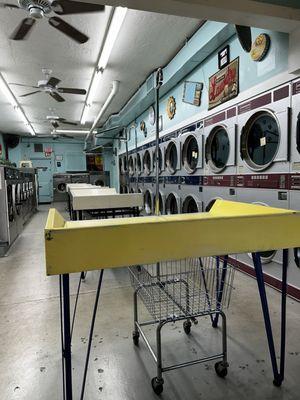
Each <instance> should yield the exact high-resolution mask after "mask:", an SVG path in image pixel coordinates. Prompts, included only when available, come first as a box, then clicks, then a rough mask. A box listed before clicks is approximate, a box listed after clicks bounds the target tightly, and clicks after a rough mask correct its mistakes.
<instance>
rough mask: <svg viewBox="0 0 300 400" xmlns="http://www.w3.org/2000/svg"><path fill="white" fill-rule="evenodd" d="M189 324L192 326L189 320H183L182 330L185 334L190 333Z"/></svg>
mask: <svg viewBox="0 0 300 400" xmlns="http://www.w3.org/2000/svg"><path fill="white" fill-rule="evenodd" d="M191 326H192V323H191V321H184V323H183V330H184V332H185V333H186V334H187V335H189V334H190V333H191Z"/></svg>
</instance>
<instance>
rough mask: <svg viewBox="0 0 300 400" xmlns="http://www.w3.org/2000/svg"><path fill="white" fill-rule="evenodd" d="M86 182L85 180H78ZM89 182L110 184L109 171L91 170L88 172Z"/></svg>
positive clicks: (98, 184)
mask: <svg viewBox="0 0 300 400" xmlns="http://www.w3.org/2000/svg"><path fill="white" fill-rule="evenodd" d="M79 183H86V182H79ZM89 183H90V184H91V185H95V186H101V187H103V186H107V187H109V186H110V179H109V172H108V171H102V172H100V171H99V172H97V171H91V172H90V173H89Z"/></svg>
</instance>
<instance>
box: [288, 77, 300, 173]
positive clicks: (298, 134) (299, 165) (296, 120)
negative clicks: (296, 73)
mask: <svg viewBox="0 0 300 400" xmlns="http://www.w3.org/2000/svg"><path fill="white" fill-rule="evenodd" d="M291 106H292V107H291V109H292V123H291V147H290V149H291V167H290V172H291V173H292V174H296V173H300V80H299V79H298V80H296V81H294V82H293V83H292V99H291Z"/></svg>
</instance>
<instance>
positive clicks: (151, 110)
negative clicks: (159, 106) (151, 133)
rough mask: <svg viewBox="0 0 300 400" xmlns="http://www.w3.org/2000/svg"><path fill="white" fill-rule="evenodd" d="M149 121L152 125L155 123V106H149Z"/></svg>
mask: <svg viewBox="0 0 300 400" xmlns="http://www.w3.org/2000/svg"><path fill="white" fill-rule="evenodd" d="M149 123H150V125H154V124H155V109H154V107H153V106H151V107H150V108H149Z"/></svg>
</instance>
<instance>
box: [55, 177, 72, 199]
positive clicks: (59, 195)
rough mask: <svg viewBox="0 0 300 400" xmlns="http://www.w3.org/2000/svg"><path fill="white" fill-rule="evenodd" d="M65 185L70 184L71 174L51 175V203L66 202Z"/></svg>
mask: <svg viewBox="0 0 300 400" xmlns="http://www.w3.org/2000/svg"><path fill="white" fill-rule="evenodd" d="M67 183H72V180H71V174H54V175H53V201H64V202H65V201H67V197H68V196H67Z"/></svg>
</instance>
